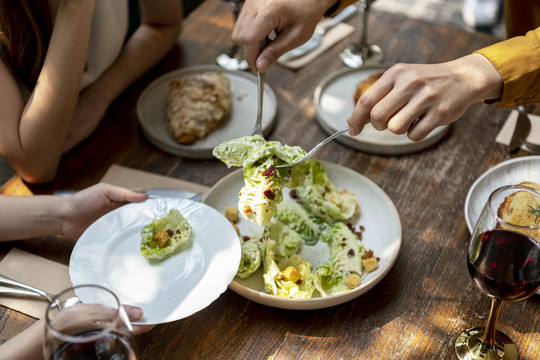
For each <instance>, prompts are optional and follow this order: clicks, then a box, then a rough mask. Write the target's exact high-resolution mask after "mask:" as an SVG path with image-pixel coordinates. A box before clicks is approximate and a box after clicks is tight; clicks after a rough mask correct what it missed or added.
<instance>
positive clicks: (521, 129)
mask: <svg viewBox="0 0 540 360" xmlns="http://www.w3.org/2000/svg"><path fill="white" fill-rule="evenodd" d="M530 131H531V120H530V119H529V116H528V115H527V110H526V109H525V107H524V106H518V117H517V120H516V127H515V128H514V133H513V134H512V138H511V139H510V145H508V147H509V152H510V154H513V153H515V152H516V151H518V150H519V149H520V148H521V145H523V143H524V142H525V141H526V140H527V136H528V135H529V132H530Z"/></svg>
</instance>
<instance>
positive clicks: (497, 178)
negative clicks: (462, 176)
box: [465, 156, 540, 233]
mask: <svg viewBox="0 0 540 360" xmlns="http://www.w3.org/2000/svg"><path fill="white" fill-rule="evenodd" d="M524 181H532V182H536V183H540V156H524V157H518V158H515V159H511V160H506V161H504V162H502V163H500V164H498V165H495V166H494V167H492V168H491V169H489V170H487V171H486V172H485V173H483V174H482V175H481V176H480V177H479V178H478V179H476V181H475V182H474V183H473V184H472V186H471V188H470V189H469V192H468V194H467V198H466V199H465V220H466V221H467V227H468V228H469V231H470V232H471V233H472V232H473V230H474V226H475V225H476V221H477V220H478V217H479V216H480V213H481V212H482V209H483V208H484V205H485V204H486V201H487V200H488V198H489V195H490V194H491V193H492V192H493V191H494V190H495V189H497V188H499V187H501V186H505V185H517V184H519V183H521V182H524Z"/></svg>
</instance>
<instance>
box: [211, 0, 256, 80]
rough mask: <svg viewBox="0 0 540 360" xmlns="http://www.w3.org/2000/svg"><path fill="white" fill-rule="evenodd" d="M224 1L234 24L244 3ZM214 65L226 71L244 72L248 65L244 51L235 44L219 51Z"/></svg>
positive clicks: (234, 0)
mask: <svg viewBox="0 0 540 360" xmlns="http://www.w3.org/2000/svg"><path fill="white" fill-rule="evenodd" d="M225 1H227V3H229V5H230V7H231V9H232V11H233V15H234V23H236V21H237V20H238V15H240V10H241V8H242V5H243V3H244V1H243V0H225ZM216 63H217V64H218V65H219V66H221V67H222V68H224V69H227V70H246V69H248V68H249V65H248V63H247V61H246V59H245V57H244V50H243V49H242V48H241V47H240V46H238V45H237V44H232V45H231V46H229V47H227V48H225V49H223V50H221V52H220V53H219V54H218V56H217V57H216Z"/></svg>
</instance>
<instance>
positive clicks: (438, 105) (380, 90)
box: [347, 54, 502, 141]
mask: <svg viewBox="0 0 540 360" xmlns="http://www.w3.org/2000/svg"><path fill="white" fill-rule="evenodd" d="M501 93H502V78H501V77H500V75H499V73H498V72H497V70H496V69H495V67H493V65H492V64H491V63H490V62H489V61H488V60H487V59H486V58H485V57H484V56H483V55H480V54H472V55H469V56H465V57H463V58H459V59H457V60H454V61H450V62H446V63H441V64H430V65H421V64H397V65H394V66H392V67H391V68H390V69H388V70H387V71H386V72H385V73H384V74H383V75H382V76H381V78H380V79H379V80H377V81H376V82H375V83H374V84H373V85H372V86H371V87H370V88H369V89H368V90H367V91H366V92H365V93H364V94H363V95H362V96H361V97H360V99H359V100H358V102H357V104H356V106H355V108H354V111H353V113H352V115H351V116H350V117H349V118H348V119H347V123H348V124H349V130H350V134H351V135H353V136H355V135H358V134H359V133H360V132H361V131H362V129H363V128H364V126H365V124H366V123H367V122H369V121H371V124H372V125H373V127H374V128H375V129H377V130H384V129H388V130H390V131H391V132H393V133H395V134H405V133H407V136H408V137H409V139H411V140H412V141H421V140H422V139H424V138H425V137H426V136H427V135H428V134H429V133H430V132H432V131H433V130H434V129H435V128H437V127H438V126H443V125H447V124H450V123H452V122H454V121H456V120H457V119H459V118H460V117H461V116H462V115H463V113H464V112H465V111H466V110H467V108H468V107H469V106H471V105H472V104H473V103H475V102H478V101H481V100H486V99H496V98H499V97H500V96H501Z"/></svg>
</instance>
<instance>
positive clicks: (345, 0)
mask: <svg viewBox="0 0 540 360" xmlns="http://www.w3.org/2000/svg"><path fill="white" fill-rule="evenodd" d="M357 1H358V0H337V2H336V4H335V5H333V6H332V7H331V8H330V9H328V11H327V12H326V14H324V15H325V16H334V15H336V14H337V13H338V12H340V11H341V10H343V9H345V8H346V7H347V6H349V5H352V4H354V3H356V2H357Z"/></svg>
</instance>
